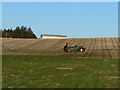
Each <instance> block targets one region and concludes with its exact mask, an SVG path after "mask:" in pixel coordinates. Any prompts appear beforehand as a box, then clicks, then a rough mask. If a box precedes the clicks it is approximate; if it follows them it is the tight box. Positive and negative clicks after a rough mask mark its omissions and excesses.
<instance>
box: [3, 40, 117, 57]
mask: <svg viewBox="0 0 120 90" xmlns="http://www.w3.org/2000/svg"><path fill="white" fill-rule="evenodd" d="M66 43H68V45H69V46H75V45H78V46H84V47H85V48H86V49H87V51H86V52H69V53H66V52H64V51H63V47H64V45H65V44H66ZM118 44H119V43H118V38H72V39H6V38H3V39H2V51H3V54H24V55H26V54H27V55H54V56H55V55H56V56H57V55H61V56H71V57H72V56H73V57H78V58H118Z"/></svg>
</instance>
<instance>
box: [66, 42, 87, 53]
mask: <svg viewBox="0 0 120 90" xmlns="http://www.w3.org/2000/svg"><path fill="white" fill-rule="evenodd" d="M64 51H65V52H84V51H86V48H84V47H83V46H77V45H76V46H68V43H66V45H65V46H64Z"/></svg>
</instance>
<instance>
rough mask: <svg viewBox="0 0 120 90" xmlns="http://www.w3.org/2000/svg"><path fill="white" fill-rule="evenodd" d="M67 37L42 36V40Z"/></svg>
mask: <svg viewBox="0 0 120 90" xmlns="http://www.w3.org/2000/svg"><path fill="white" fill-rule="evenodd" d="M66 38H67V37H54V36H42V39H66Z"/></svg>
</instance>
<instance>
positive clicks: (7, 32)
mask: <svg viewBox="0 0 120 90" xmlns="http://www.w3.org/2000/svg"><path fill="white" fill-rule="evenodd" d="M2 37H4V38H37V37H36V35H35V34H34V33H33V31H32V29H31V28H30V27H29V28H27V27H24V26H21V27H19V26H18V27H16V28H15V29H14V30H13V29H12V28H11V29H4V30H2Z"/></svg>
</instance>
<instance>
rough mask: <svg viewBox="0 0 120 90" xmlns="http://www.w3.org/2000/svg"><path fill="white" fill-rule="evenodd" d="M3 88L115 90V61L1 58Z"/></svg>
mask: <svg viewBox="0 0 120 90" xmlns="http://www.w3.org/2000/svg"><path fill="white" fill-rule="evenodd" d="M2 64H3V66H2V70H3V71H2V73H3V76H2V77H3V88H117V87H118V60H113V59H74V58H62V57H39V56H9V55H8V56H7V55H4V56H3V57H2Z"/></svg>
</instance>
